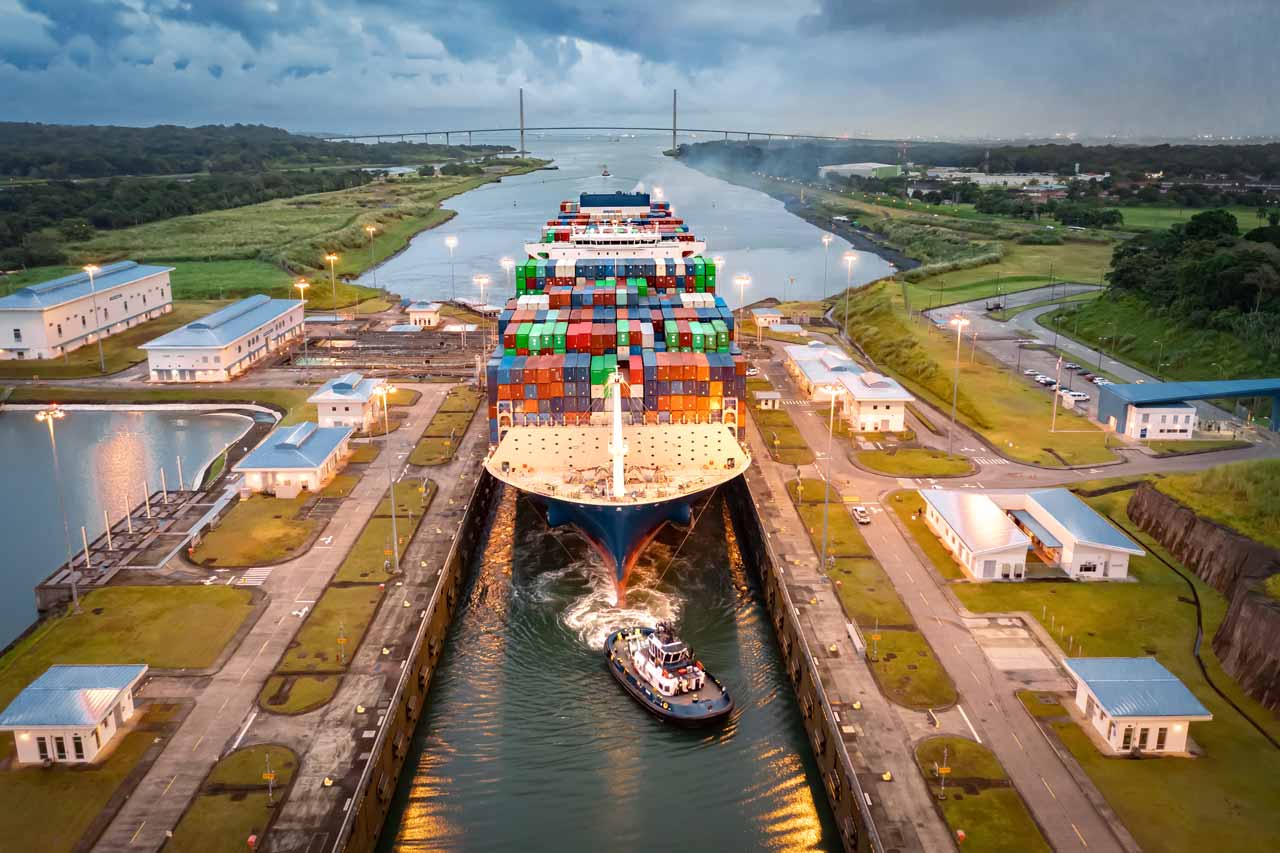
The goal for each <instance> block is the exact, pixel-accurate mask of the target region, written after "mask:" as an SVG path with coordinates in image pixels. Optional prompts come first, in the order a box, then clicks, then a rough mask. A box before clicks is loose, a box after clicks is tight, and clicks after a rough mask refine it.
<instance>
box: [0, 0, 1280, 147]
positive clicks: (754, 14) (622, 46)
mask: <svg viewBox="0 0 1280 853" xmlns="http://www.w3.org/2000/svg"><path fill="white" fill-rule="evenodd" d="M1278 43H1280V0H1159V2H1155V0H793V2H779V0H719V2H703V0H686V2H673V0H667V2H664V3H647V2H637V0H454V1H453V2H447V3H446V2H438V0H0V120H10V121H41V122H66V123H76V124H87V123H91V124H126V125H150V124H158V123H172V124H185V125H196V124H210V123H231V122H245V123H262V124H270V125H274V126H278V127H285V128H288V129H290V130H295V131H304V132H334V133H359V132H366V133H367V132H394V131H412V130H431V129H446V128H468V127H492V126H495V125H496V126H511V125H513V124H515V123H516V99H517V90H518V89H519V88H520V87H523V88H524V90H525V107H526V116H527V120H528V122H529V124H530V125H538V124H566V123H572V124H655V125H669V124H670V120H671V113H670V110H671V90H672V89H678V90H679V91H680V103H681V124H682V125H684V126H691V127H698V126H701V127H712V128H721V127H727V128H731V129H743V130H752V129H755V130H777V131H784V132H785V131H791V132H797V133H798V132H809V133H830V134H849V135H854V136H876V137H899V136H912V137H929V136H938V137H941V138H966V137H1017V136H1026V135H1031V136H1048V135H1053V134H1072V133H1074V134H1079V135H1081V136H1083V137H1088V138H1099V137H1106V136H1110V135H1119V136H1128V137H1186V136H1193V135H1197V134H1217V135H1263V134H1280V99H1277V98H1272V97H1270V96H1269V95H1270V92H1271V91H1273V90H1274V86H1275V83H1276V80H1277V79H1278V78H1280V74H1278V73H1277V72H1280V50H1277V48H1276V45H1277V44H1278Z"/></svg>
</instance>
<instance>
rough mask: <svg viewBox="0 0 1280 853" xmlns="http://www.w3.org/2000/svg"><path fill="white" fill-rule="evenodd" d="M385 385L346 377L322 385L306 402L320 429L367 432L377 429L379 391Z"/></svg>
mask: <svg viewBox="0 0 1280 853" xmlns="http://www.w3.org/2000/svg"><path fill="white" fill-rule="evenodd" d="M385 384H386V381H385V380H383V379H374V378H372V377H366V376H365V375H364V374H362V373H347V374H344V375H342V376H339V377H337V378H336V379H330V380H329V381H328V382H326V383H324V384H323V385H321V386H320V390H319V391H317V392H316V393H314V394H312V395H311V396H310V397H308V398H307V402H308V403H314V404H315V407H316V420H317V421H319V423H320V426H321V427H322V428H328V427H351V428H352V429H354V430H356V431H357V432H369V431H370V430H372V429H373V427H375V426H377V423H378V403H377V399H378V389H379V388H381V387H382V386H383V385H385Z"/></svg>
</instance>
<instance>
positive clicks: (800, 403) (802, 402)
mask: <svg viewBox="0 0 1280 853" xmlns="http://www.w3.org/2000/svg"><path fill="white" fill-rule="evenodd" d="M782 405H784V406H807V405H809V401H808V400H783V401H782Z"/></svg>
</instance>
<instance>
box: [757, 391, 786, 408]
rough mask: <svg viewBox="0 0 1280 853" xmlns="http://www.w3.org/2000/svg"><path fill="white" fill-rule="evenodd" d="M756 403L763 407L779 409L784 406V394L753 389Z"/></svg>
mask: <svg viewBox="0 0 1280 853" xmlns="http://www.w3.org/2000/svg"><path fill="white" fill-rule="evenodd" d="M752 393H753V394H754V395H755V398H756V405H757V406H759V407H760V408H761V409H777V408H779V407H781V406H782V395H781V394H779V393H778V392H777V391H753V392H752Z"/></svg>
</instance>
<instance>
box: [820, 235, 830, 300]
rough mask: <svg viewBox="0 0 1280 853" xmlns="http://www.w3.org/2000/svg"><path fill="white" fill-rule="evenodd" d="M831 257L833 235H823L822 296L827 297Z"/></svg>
mask: <svg viewBox="0 0 1280 853" xmlns="http://www.w3.org/2000/svg"><path fill="white" fill-rule="evenodd" d="M830 257H831V235H830V234H823V235H822V298H823V299H824V300H825V299H826V298H827V261H828V260H829V259H830Z"/></svg>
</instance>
